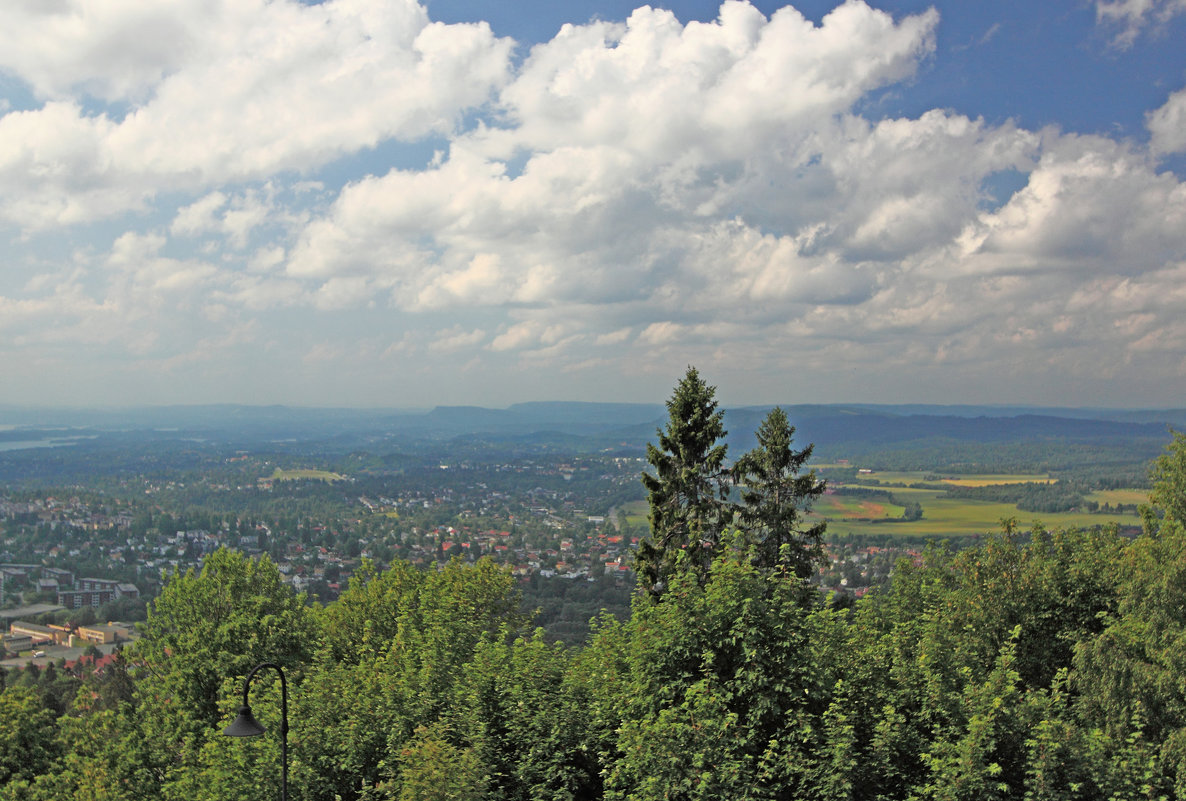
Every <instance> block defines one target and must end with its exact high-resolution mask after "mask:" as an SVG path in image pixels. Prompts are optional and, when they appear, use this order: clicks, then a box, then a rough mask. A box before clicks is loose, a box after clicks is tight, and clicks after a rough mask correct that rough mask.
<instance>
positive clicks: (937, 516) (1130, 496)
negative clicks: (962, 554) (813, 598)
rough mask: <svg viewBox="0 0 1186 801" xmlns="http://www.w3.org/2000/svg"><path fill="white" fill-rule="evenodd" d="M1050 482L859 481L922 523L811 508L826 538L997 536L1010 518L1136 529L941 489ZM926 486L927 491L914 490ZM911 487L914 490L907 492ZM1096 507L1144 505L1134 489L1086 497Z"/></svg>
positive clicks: (1131, 521) (1129, 518)
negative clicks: (918, 513)
mask: <svg viewBox="0 0 1186 801" xmlns="http://www.w3.org/2000/svg"><path fill="white" fill-rule="evenodd" d="M1053 481H1054V479H1053V478H1051V477H1050V476H1048V475H1045V474H1019V473H1001V474H981V475H960V476H958V477H945V476H936V475H935V474H933V473H928V472H926V471H901V472H876V473H867V474H863V475H862V476H861V486H863V487H870V488H875V489H885V490H886V491H888V492H890V493H892V494H893V497H894V500H896V501H899V502H910V501H915V502H917V503H919V504H921V505H922V507H923V517H922V519H921V520H914V521H906V520H902V519H901V516H902V511H903V507H902V506H897V505H893V504H880V506H882V507H883V512H882V514H880V515H877V514H874V512H876V511H877V509H876V507H877V506H878V504H870V503H869V502H868V501H867V500H865V499H859V498H852V497H846V496H843V495H826V496H824V497H823V498H821V499H820V502H819V503H818V504H816V507H815V510H814V512H813V517H815V518H817V519H818V518H824V519H826V520H827V521H828V535H829V536H852V535H865V534H890V533H896V534H904V535H910V536H940V537H948V536H950V537H961V536H969V535H977V534H985V533H989V532H992V531H997V530H999V529H1000V527H1001V521H1002V520H1006V519H1009V518H1013V519H1015V520H1016V521H1017V525H1018V526H1019V527H1020V528H1023V529H1028V528H1030V527H1031V526H1032V525H1033V524H1034V523H1038V522H1040V523H1041V524H1042V525H1044V526H1046V527H1047V528H1084V527H1091V526H1100V525H1109V524H1113V523H1115V524H1116V525H1119V526H1121V527H1125V526H1137V525H1139V524H1140V519H1139V517H1138V516H1137V515H1136V514H1135V513H1132V512H1128V513H1116V512H1112V513H1099V512H1097V513H1089V512H1044V513H1036V512H1025V511H1022V510H1020V509H1018V507H1017V506H1016V505H1015V504H1011V503H1000V502H993V501H983V500H975V499H969V498H953V497H950V496H948V495H947V493H946V492H945V491H944V490H943V489H940V488H939V487H940V486H941V485H948V486H951V487H990V486H996V485H1002V484H1022V483H1040V484H1049V483H1052V482H1053ZM920 484H925V485H927V487H926V488H923V487H920V486H917V485H920ZM912 485H914V486H912ZM1087 497H1088V499H1089V500H1092V501H1095V502H1096V503H1098V504H1100V505H1101V506H1102V505H1103V504H1105V503H1107V504H1110V505H1111V506H1115V505H1117V504H1125V505H1126V506H1131V505H1135V504H1140V503H1144V502H1146V501H1147V499H1148V498H1147V493H1146V492H1145V491H1144V490H1137V489H1118V490H1100V491H1097V492H1094V493H1091V494H1090V495H1088V496H1087Z"/></svg>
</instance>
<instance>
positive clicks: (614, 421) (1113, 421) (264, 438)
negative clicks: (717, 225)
mask: <svg viewBox="0 0 1186 801" xmlns="http://www.w3.org/2000/svg"><path fill="white" fill-rule="evenodd" d="M770 408H771V407H770V406H746V407H740V408H733V409H729V410H727V412H726V417H725V425H726V428H727V429H728V430H729V432H730V434H729V438H728V439H729V442H730V445H731V447H732V448H733V449H737V448H741V449H746V448H749V447H751V446H752V443H753V431H754V430H755V429H756V428H757V426H758V424H759V423H760V422H761V420H762V418H763V417H764V416H765V414H766V413H767V412H768V411H769V409H770ZM783 408H784V409H785V410H786V412H787V414H788V416H789V417H790V419H791V422H792V424H794V425H795V426H796V428H797V433H796V442H797V443H808V442H813V443H815V444H816V445H817V446H818V447H836V446H841V445H844V444H846V443H853V444H856V443H860V444H863V445H865V446H869V445H878V444H883V445H892V444H895V443H904V442H911V441H919V440H934V439H936V438H938V439H943V440H954V441H968V442H979V443H991V442H1010V441H1019V440H1042V439H1058V440H1061V441H1073V442H1099V441H1109V442H1120V441H1124V440H1146V441H1147V440H1167V439H1168V428H1169V427H1171V426H1173V427H1176V428H1186V409H1164V410H1131V409H1085V408H1070V407H1066V408H1046V407H1032V406H941V405H932V404H909V405H880V404H788V405H786V406H784V407H783ZM666 414H667V412H666V408H665V406H663V405H662V404H657V403H655V404H641V403H581V402H564V401H557V402H531V403H518V404H515V405H513V406H510V407H508V408H505V409H488V408H484V407H480V406H438V407H436V408H435V409H431V410H427V411H425V410H413V411H405V410H393V409H344V408H325V409H322V408H307V407H298V406H243V405H195V406H159V407H145V408H136V409H100V410H95V409H81V408H80V409H45V408H37V409H33V408H20V407H3V406H0V446H3V444H4V443H6V442H7V443H9V447H10V448H11V447H12V446H13V445H14V444H15V443H17V442H24V441H43V440H46V439H52V438H55V437H60V436H62V435H64V434H67V433H68V434H72V435H79V434H88V435H91V436H94V437H98V438H101V439H108V438H110V437H112V436H113V435H119V434H123V435H126V436H127V437H128V438H130V439H135V440H138V441H144V440H152V439H157V438H160V439H185V438H191V439H198V440H202V441H214V442H219V443H222V444H233V443H242V444H244V445H251V444H258V443H263V442H272V443H275V442H280V441H286V442H304V443H314V442H317V443H322V444H324V445H327V446H328V445H329V444H330V443H335V444H336V448H335V449H339V448H340V449H348V448H360V447H361V448H365V449H373V448H379V447H380V446H382V444H383V443H388V444H390V445H392V446H394V445H397V444H398V443H400V442H425V441H436V442H441V441H448V440H453V439H456V438H468V439H472V440H488V441H492V442H501V443H510V442H524V443H528V442H531V443H541V442H547V441H549V440H550V439H554V440H556V441H557V443H560V442H563V443H565V444H567V445H568V446H572V445H573V444H574V443H583V444H584V445H585V448H606V447H631V446H634V447H636V448H637V449H638V450H641V449H642V448H643V447H644V446H645V444H646V442H648V441H652V440H653V439H654V438H655V430H656V428H658V427H659V426H662V425H663V424H664V422H665V419H666ZM17 447H19V446H17Z"/></svg>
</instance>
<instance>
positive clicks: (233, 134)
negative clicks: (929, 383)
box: [0, 0, 511, 230]
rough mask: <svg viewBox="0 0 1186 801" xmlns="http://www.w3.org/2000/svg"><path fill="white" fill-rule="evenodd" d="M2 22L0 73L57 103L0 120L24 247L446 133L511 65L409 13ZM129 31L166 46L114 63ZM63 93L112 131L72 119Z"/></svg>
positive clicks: (114, 15)
mask: <svg viewBox="0 0 1186 801" xmlns="http://www.w3.org/2000/svg"><path fill="white" fill-rule="evenodd" d="M3 15H4V16H0V23H3V22H7V24H0V31H3V33H0V53H7V54H8V55H7V56H2V57H0V67H4V68H7V69H9V70H11V71H12V72H14V73H15V74H16V75H18V76H19V77H21V78H23V79H24V80H26V81H28V82H29V83H30V84H31V85H32V87H33V88H34V90H35V91H37V92H39V93H41V94H43V95H45V96H48V97H50V98H54V99H53V100H51V101H50V102H47V103H46V104H45V105H43V106H42V107H41V108H38V109H34V110H30V111H22V112H12V113H9V114H7V115H5V117H4V118H3V119H0V179H3V180H2V181H0V186H3V187H4V189H2V190H0V216H2V217H4V218H7V219H8V220H10V221H12V222H15V223H16V224H18V225H20V226H22V227H24V228H27V229H33V230H35V229H38V228H42V227H46V226H50V225H57V224H63V223H71V222H78V221H83V220H89V219H94V218H98V217H103V216H108V215H111V214H115V213H118V212H120V211H123V210H127V209H135V208H138V207H139V205H140V204H142V203H144V202H145V201H146V200H147V199H149V198H151V197H153V196H154V195H156V194H157V193H159V192H162V191H169V190H181V191H201V190H202V189H204V188H207V187H212V186H215V185H217V184H219V183H222V182H226V181H244V180H255V179H260V178H263V177H266V176H268V175H271V174H274V173H276V172H278V171H285V170H292V171H306V170H309V169H311V168H313V167H316V166H318V165H321V164H325V163H326V162H328V161H330V160H332V159H334V158H337V157H339V156H341V155H343V154H348V153H353V152H356V151H358V150H360V149H363V148H367V147H372V146H374V145H375V144H377V143H378V142H381V141H383V140H385V139H389V138H403V139H415V138H418V137H422V136H424V135H426V134H428V133H430V132H437V133H447V132H449V131H451V130H452V128H453V126H454V124H455V122H456V120H457V119H458V117H459V116H460V114H461V113H462V112H463V111H464V110H465V109H467V108H470V107H473V106H476V105H479V104H481V103H482V102H483V101H485V100H486V98H487V97H488V96H489V94H490V92H491V91H492V90H493V89H495V88H496V87H498V86H499V85H501V84H502V83H503V82H504V81H505V79H506V76H507V70H508V65H509V54H510V47H511V43H510V42H509V41H507V40H499V39H496V38H495V37H494V36H493V34H492V33H491V31H490V29H489V26H487V25H485V24H474V25H442V24H439V23H433V22H430V21H429V20H428V17H427V14H426V13H425V11H424V9H423V8H422V7H421V6H419V5H418V4H416V3H414V2H411V0H330V2H326V3H321V4H315V5H307V4H303V3H298V2H295V0H275V1H274V2H264V0H248V2H233V3H232V2H222V3H217V4H207V3H204V2H179V3H176V4H173V5H171V6H169V7H167V8H162V7H160V6H158V5H155V4H143V3H131V2H120V0H101V1H100V2H98V3H92V2H89V0H88V2H82V0H77V1H72V0H65V1H64V2H63V3H60V4H53V5H47V4H41V3H23V2H22V3H18V4H15V5H12V4H9V5H8V6H6V11H5V12H3ZM92 21H93V24H92ZM141 26H144V27H145V28H147V30H150V31H152V30H158V31H163V32H162V33H161V36H164V37H166V38H164V39H159V40H155V39H154V40H153V42H151V43H139V44H135V45H132V46H126V47H125V44H126V42H127V40H128V39H130V38H136V37H137V36H139V37H141V38H147V37H144V32H143V29H142V28H141ZM281 30H282V31H284V36H276V35H275V32H276V31H281ZM29 31H34V32H36V33H34V35H32V36H31V37H29V40H28V41H26V40H25V39H24V38H23V37H25V35H26V34H27V33H28V32H29ZM169 36H172V37H173V39H175V40H176V42H177V46H176V47H171V46H165V45H164V44H163V43H168V42H170V41H171V40H170V39H169V38H168V37H169ZM77 90H89V91H92V92H95V93H97V94H98V95H99V96H100V97H103V98H106V99H110V100H114V101H120V102H121V103H126V104H128V105H127V110H126V113H123V114H122V115H120V114H118V113H116V112H114V111H113V112H100V113H97V114H96V113H92V112H89V111H85V110H84V109H83V107H82V105H80V104H79V102H78V101H77V100H76V99H74V97H73V94H72V93H73V92H74V91H77Z"/></svg>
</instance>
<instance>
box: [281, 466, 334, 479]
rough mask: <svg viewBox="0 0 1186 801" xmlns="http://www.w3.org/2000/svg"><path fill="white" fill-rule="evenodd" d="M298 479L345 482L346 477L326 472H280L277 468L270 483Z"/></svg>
mask: <svg viewBox="0 0 1186 801" xmlns="http://www.w3.org/2000/svg"><path fill="white" fill-rule="evenodd" d="M300 479H315V480H317V481H325V482H334V481H345V480H346V477H345V476H342V475H338V474H337V473H331V472H329V471H328V470H281V469H280V468H279V467H277V468H276V470H275V471H274V472H273V473H272V475H271V480H272V481H297V480H300Z"/></svg>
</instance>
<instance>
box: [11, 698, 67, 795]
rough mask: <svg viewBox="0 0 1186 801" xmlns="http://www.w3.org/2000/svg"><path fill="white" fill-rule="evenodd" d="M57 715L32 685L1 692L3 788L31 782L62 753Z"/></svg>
mask: <svg viewBox="0 0 1186 801" xmlns="http://www.w3.org/2000/svg"><path fill="white" fill-rule="evenodd" d="M55 735H56V727H55V726H54V717H53V714H52V713H51V712H50V710H48V709H46V708H45V706H44V705H43V703H42V700H41V697H40V695H39V694H38V693H37V692H36V691H35V690H34V689H33V688H31V687H24V686H19V685H18V686H13V687H8V688H6V689H5V690H4V691H3V692H0V787H3V786H4V785H6V784H8V783H9V782H14V781H31V780H33V779H34V778H35V777H37V776H38V775H39V774H41V773H44V772H46V771H47V770H48V768H49V767H50V766H51V765H52V764H53V763H54V761H55V759H56V758H57V756H58V743H57V740H56V736H55Z"/></svg>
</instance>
